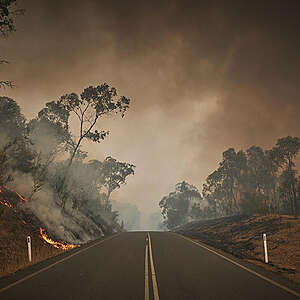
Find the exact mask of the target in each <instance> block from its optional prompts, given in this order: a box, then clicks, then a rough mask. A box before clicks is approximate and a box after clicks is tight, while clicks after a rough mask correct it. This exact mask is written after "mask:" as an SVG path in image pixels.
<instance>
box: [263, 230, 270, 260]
mask: <svg viewBox="0 0 300 300" xmlns="http://www.w3.org/2000/svg"><path fill="white" fill-rule="evenodd" d="M263 240H264V250H265V263H266V264H267V263H268V262H269V259H268V248H267V235H266V234H265V233H264V234H263Z"/></svg>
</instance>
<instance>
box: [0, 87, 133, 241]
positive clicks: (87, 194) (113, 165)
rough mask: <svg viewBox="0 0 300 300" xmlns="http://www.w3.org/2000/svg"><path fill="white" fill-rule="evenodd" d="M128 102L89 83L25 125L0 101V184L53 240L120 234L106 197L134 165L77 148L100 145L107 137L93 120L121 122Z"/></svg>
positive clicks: (8, 102) (12, 105)
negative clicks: (118, 118)
mask: <svg viewBox="0 0 300 300" xmlns="http://www.w3.org/2000/svg"><path fill="white" fill-rule="evenodd" d="M129 103H130V100H129V99H128V98H126V97H124V96H121V97H118V96H117V91H116V89H115V88H112V87H109V86H108V85H107V84H102V85H99V86H96V87H92V86H90V87H88V88H86V89H84V91H83V92H82V93H81V95H77V94H75V93H71V94H67V95H63V96H62V97H60V99H59V100H57V101H51V102H48V103H46V105H45V107H44V108H42V109H41V110H40V112H39V113H38V114H37V116H36V118H34V119H31V120H29V121H27V120H26V119H25V117H24V116H23V115H22V113H21V109H20V107H19V105H18V104H17V103H16V102H15V101H14V100H13V99H10V98H7V97H0V128H1V132H0V136H1V139H0V187H2V188H3V187H5V188H6V189H8V188H13V189H15V190H16V191H18V192H19V193H21V194H22V195H24V196H25V197H26V200H27V201H26V207H29V208H30V209H31V211H32V212H33V213H34V214H35V215H36V216H37V217H38V218H39V219H40V220H41V221H42V222H43V224H45V225H46V227H47V229H49V230H50V231H52V233H53V234H54V235H55V236H56V237H57V238H59V239H61V240H64V241H67V242H72V243H81V242H86V241H87V240H90V239H93V238H96V237H100V236H101V235H104V234H106V233H110V232H113V231H115V230H117V231H118V230H121V226H120V225H121V224H120V222H118V213H117V212H116V211H113V210H112V205H111V202H110V197H111V194H112V192H113V191H115V190H116V189H118V188H120V187H121V185H122V184H124V183H125V182H126V178H127V177H128V176H129V175H132V174H134V168H135V166H134V165H133V164H130V163H126V162H120V161H118V160H116V159H115V158H113V157H110V156H109V157H106V158H105V159H104V161H99V160H89V159H88V153H87V152H86V151H83V150H82V145H83V144H84V143H85V142H95V143H100V142H101V141H103V140H104V139H105V137H106V136H107V135H108V134H109V132H108V131H104V130H102V131H98V130H97V129H96V128H97V127H96V126H97V122H98V120H99V119H101V118H103V117H104V116H107V115H110V114H119V115H121V117H124V114H125V112H126V110H127V109H128V108H129ZM71 127H74V128H78V132H76V133H72V131H71V129H70V128H71Z"/></svg>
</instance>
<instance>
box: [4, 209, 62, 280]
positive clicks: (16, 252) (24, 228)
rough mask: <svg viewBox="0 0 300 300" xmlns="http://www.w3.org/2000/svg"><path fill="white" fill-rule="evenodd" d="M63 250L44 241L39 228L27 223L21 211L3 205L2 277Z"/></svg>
mask: <svg viewBox="0 0 300 300" xmlns="http://www.w3.org/2000/svg"><path fill="white" fill-rule="evenodd" d="M29 235H30V236H31V241H32V262H31V263H29V261H28V252H27V242H26V238H27V236H29ZM62 252H63V251H62V250H60V249H56V248H53V247H52V246H50V245H49V244H47V243H46V242H44V241H43V240H42V239H41V238H40V235H39V228H37V227H33V226H32V225H31V224H28V223H25V222H24V220H23V219H22V214H21V213H20V212H19V211H17V210H15V209H11V208H7V207H5V206H2V205H1V215H0V277H1V276H5V275H8V274H11V273H14V272H16V271H17V270H19V269H22V268H25V267H27V266H29V265H31V264H34V263H37V262H39V261H42V260H45V259H47V258H49V257H52V256H55V255H58V254H59V253H62Z"/></svg>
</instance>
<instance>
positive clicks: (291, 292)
mask: <svg viewBox="0 0 300 300" xmlns="http://www.w3.org/2000/svg"><path fill="white" fill-rule="evenodd" d="M175 234H176V235H179V236H180V237H182V238H184V239H186V240H188V241H190V242H191V243H193V244H196V245H197V246H199V247H201V248H203V249H205V250H208V251H209V252H212V253H214V254H216V255H218V256H220V257H221V258H223V259H225V260H227V261H229V262H231V263H232V264H234V265H236V266H238V267H240V268H241V269H244V270H245V271H248V272H249V273H251V274H253V275H256V276H257V277H259V278H261V279H263V280H265V281H267V282H269V283H271V284H273V285H275V286H277V287H279V288H281V289H283V290H285V291H286V292H288V293H290V294H292V295H294V296H297V297H299V298H300V293H298V292H296V291H294V290H291V289H290V288H288V287H286V286H284V285H281V284H280V283H277V282H276V281H274V280H272V279H269V278H267V277H265V276H263V275H261V274H259V273H257V272H255V271H253V270H251V269H248V268H247V267H245V266H243V265H241V264H239V263H238V262H236V261H234V260H232V259H230V258H228V257H226V256H224V255H222V254H220V253H218V252H216V251H214V250H212V249H209V248H208V247H206V246H204V245H202V244H200V243H197V242H195V241H193V240H192V239H190V238H188V237H186V236H183V235H181V234H178V233H175Z"/></svg>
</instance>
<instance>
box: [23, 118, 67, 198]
mask: <svg viewBox="0 0 300 300" xmlns="http://www.w3.org/2000/svg"><path fill="white" fill-rule="evenodd" d="M27 132H28V136H29V139H30V142H31V149H32V151H33V152H34V153H35V155H34V156H35V157H34V161H33V169H32V177H33V188H32V192H31V194H30V196H29V197H28V199H29V200H30V199H31V198H32V197H33V195H34V194H35V193H36V192H38V191H40V189H41V188H42V186H43V184H44V183H45V182H46V179H47V174H48V169H49V166H50V165H51V164H52V163H53V162H54V160H55V159H56V157H57V155H58V154H60V153H63V152H65V151H67V150H68V147H69V143H70V140H71V137H70V133H69V131H68V130H66V129H65V128H64V127H62V126H61V124H60V123H59V122H57V123H56V122H51V121H50V120H49V119H47V118H44V117H43V116H42V117H37V118H35V119H32V120H30V122H29V123H28V124H27Z"/></svg>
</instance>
